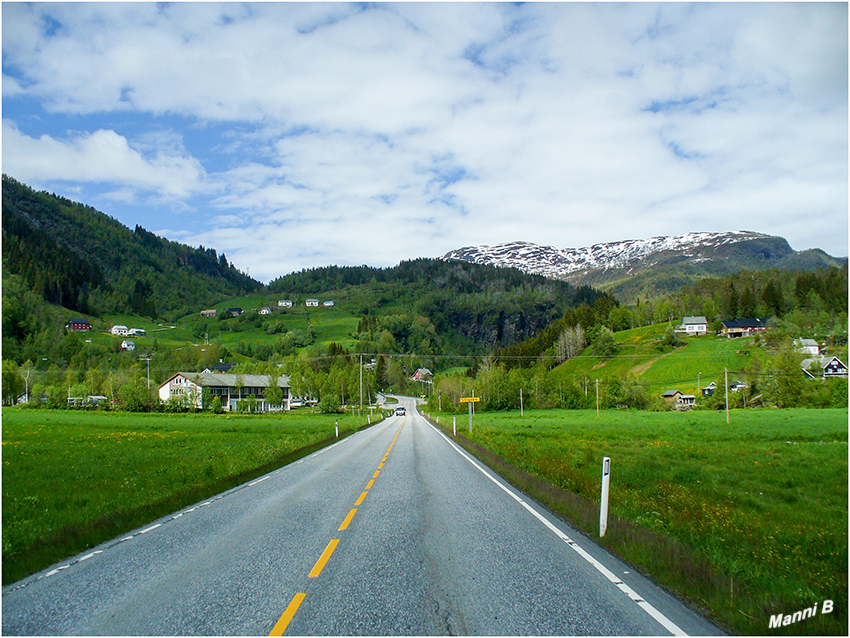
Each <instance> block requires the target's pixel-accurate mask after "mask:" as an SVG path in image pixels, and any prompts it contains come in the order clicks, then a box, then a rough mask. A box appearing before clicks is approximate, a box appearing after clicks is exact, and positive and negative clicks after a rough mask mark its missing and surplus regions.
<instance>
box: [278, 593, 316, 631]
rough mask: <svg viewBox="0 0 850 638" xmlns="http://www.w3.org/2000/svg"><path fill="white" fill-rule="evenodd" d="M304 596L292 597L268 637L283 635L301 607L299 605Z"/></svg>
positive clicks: (296, 595)
mask: <svg viewBox="0 0 850 638" xmlns="http://www.w3.org/2000/svg"><path fill="white" fill-rule="evenodd" d="M306 596H307V594H295V596H293V598H292V602H290V603H289V606H288V607H287V608H286V611H285V612H283V616H281V617H280V620H278V621H277V623H276V624H275V626H274V628H272V631H271V633H270V634H269V636H282V635H283V632H284V631H286V628H287V627H288V626H289V623H290V622H291V621H292V618H293V616H295V612H296V611H298V608H299V607H300V606H301V603H302V602H304V598H305V597H306Z"/></svg>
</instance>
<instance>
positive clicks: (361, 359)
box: [360, 352, 363, 415]
mask: <svg viewBox="0 0 850 638" xmlns="http://www.w3.org/2000/svg"><path fill="white" fill-rule="evenodd" d="M360 414H361V415H362V414H363V353H362V352H361V353H360Z"/></svg>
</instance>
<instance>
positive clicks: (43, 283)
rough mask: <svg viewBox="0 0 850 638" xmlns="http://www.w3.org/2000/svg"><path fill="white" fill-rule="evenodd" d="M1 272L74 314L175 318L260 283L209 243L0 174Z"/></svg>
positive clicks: (258, 285) (240, 292)
mask: <svg viewBox="0 0 850 638" xmlns="http://www.w3.org/2000/svg"><path fill="white" fill-rule="evenodd" d="M3 274H4V276H5V275H7V274H9V275H17V276H18V277H20V278H21V279H22V280H23V282H25V284H26V285H27V286H28V287H29V288H30V289H31V290H32V291H34V292H35V293H36V294H38V295H40V296H41V297H42V298H43V299H44V300H45V301H47V302H49V303H53V304H56V305H58V306H62V307H64V308H67V309H68V310H71V311H74V312H76V313H79V314H84V315H92V316H95V317H97V316H101V315H104V314H122V313H123V314H132V315H139V316H146V317H151V318H165V319H166V320H169V321H174V320H175V319H176V318H177V317H180V316H182V315H185V314H187V313H189V312H192V311H194V309H195V308H197V307H199V306H206V305H209V304H213V303H216V302H218V301H221V300H223V299H226V298H227V297H234V296H237V295H240V294H243V293H246V292H250V291H253V290H257V289H259V288H261V287H262V284H260V283H259V282H257V281H254V280H253V279H251V278H250V277H248V276H247V275H244V274H243V273H241V272H239V271H238V270H237V269H236V268H235V267H234V266H233V265H232V264H228V262H227V258H226V257H225V256H224V255H223V254H222V255H218V254H216V251H215V250H214V249H212V248H210V249H206V248H204V247H200V248H192V247H190V246H186V245H184V244H180V243H177V242H172V241H168V240H166V239H163V238H161V237H158V236H156V235H154V234H153V233H150V232H148V231H147V230H145V229H144V228H142V227H141V226H136V228H135V230H132V231H131V230H130V229H129V228H127V227H126V226H124V225H122V224H121V223H120V222H118V221H116V220H114V219H112V218H111V217H109V216H108V215H105V214H103V213H101V212H99V211H97V210H95V209H94V208H91V207H90V206H85V205H83V204H79V203H76V202H72V201H70V200H68V199H65V198H63V197H59V196H57V195H53V194H49V193H45V192H36V191H35V190H33V189H31V188H29V187H28V186H25V185H24V184H21V183H20V182H17V181H16V180H14V179H13V178H11V177H9V176H7V175H3Z"/></svg>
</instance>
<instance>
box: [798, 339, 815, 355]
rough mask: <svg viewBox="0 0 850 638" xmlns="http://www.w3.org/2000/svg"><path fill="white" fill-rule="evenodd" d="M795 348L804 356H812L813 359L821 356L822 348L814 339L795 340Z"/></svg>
mask: <svg viewBox="0 0 850 638" xmlns="http://www.w3.org/2000/svg"><path fill="white" fill-rule="evenodd" d="M794 346H795V347H796V348H797V351H798V352H802V353H803V354H810V355H812V356H813V357H817V356H818V355H820V346H819V345H818V342H817V341H815V340H814V339H794Z"/></svg>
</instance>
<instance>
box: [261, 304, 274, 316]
mask: <svg viewBox="0 0 850 638" xmlns="http://www.w3.org/2000/svg"><path fill="white" fill-rule="evenodd" d="M260 314H261V315H270V314H272V309H271V308H269V307H268V306H263V307H262V308H260Z"/></svg>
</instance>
